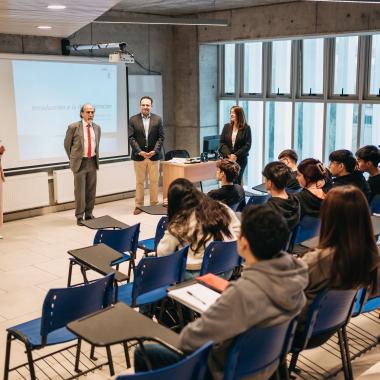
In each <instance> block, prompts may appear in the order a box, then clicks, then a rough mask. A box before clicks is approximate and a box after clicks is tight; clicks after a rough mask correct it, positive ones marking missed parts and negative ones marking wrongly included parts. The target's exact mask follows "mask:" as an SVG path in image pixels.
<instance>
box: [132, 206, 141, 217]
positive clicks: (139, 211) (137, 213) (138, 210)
mask: <svg viewBox="0 0 380 380" xmlns="http://www.w3.org/2000/svg"><path fill="white" fill-rule="evenodd" d="M141 213H142V211H141V210H140V209H139V208H137V207H136V208H135V209H134V211H133V215H139V214H141Z"/></svg>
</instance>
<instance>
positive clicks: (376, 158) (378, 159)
mask: <svg viewBox="0 0 380 380" xmlns="http://www.w3.org/2000/svg"><path fill="white" fill-rule="evenodd" d="M356 159H357V161H358V167H359V170H361V171H362V172H366V173H368V174H369V178H368V181H367V182H368V185H369V188H370V190H371V199H370V201H371V200H372V198H373V197H374V196H375V195H379V194H380V168H379V163H380V149H379V148H377V147H376V146H374V145H366V146H363V147H361V148H360V149H359V150H358V151H357V152H356Z"/></svg>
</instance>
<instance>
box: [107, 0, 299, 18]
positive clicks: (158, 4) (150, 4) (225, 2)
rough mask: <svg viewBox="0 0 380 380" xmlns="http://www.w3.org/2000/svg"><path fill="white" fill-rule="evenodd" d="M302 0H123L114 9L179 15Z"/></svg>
mask: <svg viewBox="0 0 380 380" xmlns="http://www.w3.org/2000/svg"><path fill="white" fill-rule="evenodd" d="M293 1H300V0H144V1H142V0H121V1H120V2H119V3H118V4H117V5H116V6H115V7H114V8H113V10H121V11H128V12H137V13H147V14H157V15H166V16H179V15H186V14H194V13H199V12H212V11H218V10H225V9H234V8H246V7H255V6H259V5H269V4H275V3H289V2H293Z"/></svg>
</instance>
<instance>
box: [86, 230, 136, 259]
mask: <svg viewBox="0 0 380 380" xmlns="http://www.w3.org/2000/svg"><path fill="white" fill-rule="evenodd" d="M139 234H140V223H137V224H135V225H134V226H130V227H127V228H123V229H120V230H98V231H97V232H96V234H95V237H94V244H100V243H104V244H106V245H108V246H109V247H111V248H113V249H115V250H116V251H118V252H121V253H124V252H132V253H136V251H137V245H138V242H139Z"/></svg>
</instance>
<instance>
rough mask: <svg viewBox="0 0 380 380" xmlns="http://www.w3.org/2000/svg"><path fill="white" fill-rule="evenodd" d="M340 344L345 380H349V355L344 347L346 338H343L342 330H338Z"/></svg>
mask: <svg viewBox="0 0 380 380" xmlns="http://www.w3.org/2000/svg"><path fill="white" fill-rule="evenodd" d="M338 343H339V350H340V356H341V359H342V366H343V373H344V379H345V380H349V373H348V366H347V354H346V349H345V346H344V337H343V333H342V330H341V329H339V330H338Z"/></svg>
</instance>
